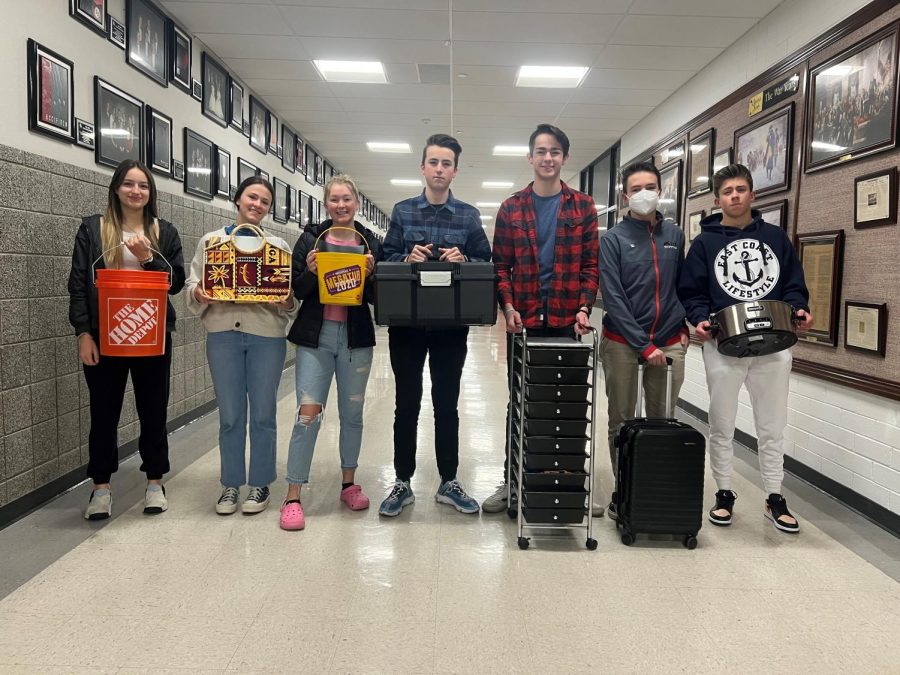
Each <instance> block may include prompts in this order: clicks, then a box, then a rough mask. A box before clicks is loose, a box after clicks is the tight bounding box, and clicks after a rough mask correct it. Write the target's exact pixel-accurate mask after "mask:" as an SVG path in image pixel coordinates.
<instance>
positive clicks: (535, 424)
mask: <svg viewBox="0 0 900 675" xmlns="http://www.w3.org/2000/svg"><path fill="white" fill-rule="evenodd" d="M587 425H588V421H587V420H586V419H582V420H532V419H528V418H525V435H526V436H550V437H554V438H556V437H570V438H571V437H576V438H581V437H582V436H584V435H585V434H586V433H587Z"/></svg>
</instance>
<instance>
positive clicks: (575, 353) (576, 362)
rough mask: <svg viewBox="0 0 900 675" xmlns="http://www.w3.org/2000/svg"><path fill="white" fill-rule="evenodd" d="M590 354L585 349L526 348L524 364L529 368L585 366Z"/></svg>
mask: <svg viewBox="0 0 900 675" xmlns="http://www.w3.org/2000/svg"><path fill="white" fill-rule="evenodd" d="M590 355H591V352H590V351H589V350H587V349H565V348H559V349H545V348H541V349H535V348H533V347H529V348H528V352H527V353H526V359H525V361H526V363H528V365H530V366H586V365H587V364H588V357H589V356H590Z"/></svg>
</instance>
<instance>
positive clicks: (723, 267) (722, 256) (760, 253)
mask: <svg viewBox="0 0 900 675" xmlns="http://www.w3.org/2000/svg"><path fill="white" fill-rule="evenodd" d="M714 269H715V270H716V281H717V282H718V284H719V286H720V287H721V289H722V290H723V291H725V292H726V293H727V294H728V295H730V296H731V297H732V298H735V299H737V300H743V301H748V300H760V299H762V298H764V297H765V296H766V295H767V294H768V293H769V291H771V290H772V288H774V287H775V285H776V284H777V283H778V279H779V276H780V274H781V266H780V265H779V263H778V258H777V257H776V256H775V254H774V252H773V251H772V249H771V248H770V247H769V246H768V245H767V244H765V243H764V242H761V241H759V240H757V239H738V240H737V241H732V242H730V243H729V244H728V245H727V246H726V247H725V248H723V249H722V250H721V251H719V253H718V254H717V255H716V258H715V263H714Z"/></svg>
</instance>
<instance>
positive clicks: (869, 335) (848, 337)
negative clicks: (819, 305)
mask: <svg viewBox="0 0 900 675" xmlns="http://www.w3.org/2000/svg"><path fill="white" fill-rule="evenodd" d="M813 316H815V315H813ZM887 316H888V311H887V303H885V302H882V303H881V304H876V303H871V302H857V301H855V300H847V301H846V302H845V303H844V347H845V348H846V349H853V350H855V351H858V352H868V353H870V354H878V356H880V357H881V358H884V352H885V342H886V341H887Z"/></svg>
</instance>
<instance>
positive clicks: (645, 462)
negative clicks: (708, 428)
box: [616, 359, 706, 549]
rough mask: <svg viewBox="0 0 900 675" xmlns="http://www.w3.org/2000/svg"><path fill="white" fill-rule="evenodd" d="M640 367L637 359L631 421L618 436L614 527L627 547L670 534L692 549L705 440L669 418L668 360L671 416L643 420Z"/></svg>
mask: <svg viewBox="0 0 900 675" xmlns="http://www.w3.org/2000/svg"><path fill="white" fill-rule="evenodd" d="M644 366H645V361H644V359H641V360H640V361H639V363H638V397H637V409H636V411H635V419H633V420H630V421H628V422H624V423H623V424H622V426H620V427H619V431H618V434H617V435H616V448H617V449H618V471H617V473H616V512H617V516H618V518H617V526H618V528H619V529H620V530H621V532H622V543H623V544H625V545H626V546H630V545H631V544H633V543H634V538H635V535H638V534H671V535H675V536H680V537H683V539H682V541H683V543H684V545H685V546H686V547H687V548H689V549H693V548H696V547H697V533H698V532H699V531H700V527H701V525H702V524H703V477H704V472H705V469H704V465H705V462H706V439H705V438H704V437H703V434H701V433H700V432H699V431H697V430H696V429H694V428H693V427H692V426H690V425H689V424H685V423H683V422H679V421H678V420H676V419H675V418H674V416H673V414H674V406H673V405H672V361H671V359H667V360H666V410H667V411H668V414H669V415H670V417H667V418H648V417H641V408H642V403H643V376H644Z"/></svg>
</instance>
